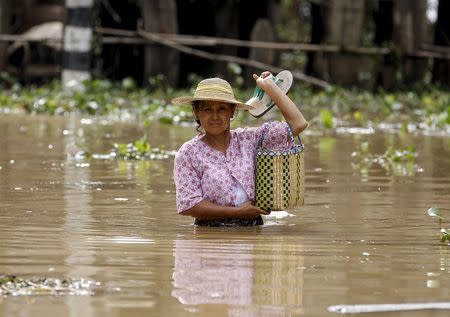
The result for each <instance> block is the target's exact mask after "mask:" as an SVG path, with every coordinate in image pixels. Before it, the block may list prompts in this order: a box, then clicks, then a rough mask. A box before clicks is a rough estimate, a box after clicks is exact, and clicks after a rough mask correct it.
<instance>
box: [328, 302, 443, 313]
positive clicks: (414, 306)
mask: <svg viewBox="0 0 450 317" xmlns="http://www.w3.org/2000/svg"><path fill="white" fill-rule="evenodd" d="M425 309H450V302H437V303H402V304H368V305H364V304H362V305H336V306H330V307H328V311H329V312H332V313H340V314H360V313H375V312H393V311H407V310H425Z"/></svg>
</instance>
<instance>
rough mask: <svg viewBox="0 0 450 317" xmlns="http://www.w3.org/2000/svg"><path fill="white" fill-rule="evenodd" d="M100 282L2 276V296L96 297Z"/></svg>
mask: <svg viewBox="0 0 450 317" xmlns="http://www.w3.org/2000/svg"><path fill="white" fill-rule="evenodd" d="M98 286H100V283H99V282H95V281H92V280H87V279H83V278H82V279H71V278H68V279H63V280H61V279H57V278H48V277H32V278H29V279H25V278H20V277H17V276H15V275H0V296H38V295H53V296H63V295H81V296H88V295H94V290H95V288H97V287H98Z"/></svg>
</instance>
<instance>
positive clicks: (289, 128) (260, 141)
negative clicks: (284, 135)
mask: <svg viewBox="0 0 450 317" xmlns="http://www.w3.org/2000/svg"><path fill="white" fill-rule="evenodd" d="M286 123H287V131H288V134H289V137H290V138H291V149H293V148H294V147H295V138H294V133H293V132H292V128H291V126H290V125H289V123H288V122H286ZM268 128H269V126H268V125H266V126H265V127H264V130H263V132H262V134H261V137H260V138H259V140H258V148H261V147H262V143H263V140H264V136H265V135H266V132H267V129H268ZM297 137H298V143H299V146H300V147H301V150H302V151H303V149H304V146H303V143H302V139H301V137H300V134H299V135H297Z"/></svg>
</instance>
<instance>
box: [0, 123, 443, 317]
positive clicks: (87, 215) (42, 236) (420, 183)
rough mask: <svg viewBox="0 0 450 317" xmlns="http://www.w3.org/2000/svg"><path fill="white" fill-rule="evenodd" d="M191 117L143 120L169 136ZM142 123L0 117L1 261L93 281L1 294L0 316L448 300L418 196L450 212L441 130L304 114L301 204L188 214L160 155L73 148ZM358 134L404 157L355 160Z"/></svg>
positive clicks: (96, 144) (434, 228) (8, 269)
mask: <svg viewBox="0 0 450 317" xmlns="http://www.w3.org/2000/svg"><path fill="white" fill-rule="evenodd" d="M194 132H195V128H194V127H173V126H165V125H158V124H152V125H151V126H150V129H149V133H150V136H151V143H152V144H153V145H155V146H157V145H160V144H164V145H165V148H166V149H168V150H175V149H177V148H178V147H179V146H180V145H181V144H182V143H183V142H184V141H186V140H188V139H189V138H190V137H191V136H193V135H194ZM141 135H142V131H141V127H140V126H137V125H136V124H135V123H122V124H111V123H108V122H104V121H102V120H94V121H92V120H83V121H81V120H80V118H77V117H69V118H63V117H52V118H49V117H44V116H42V117H40V116H16V115H2V116H0V274H15V275H18V276H20V277H24V278H27V277H33V276H48V277H52V278H74V279H78V278H85V279H89V280H93V281H96V282H99V283H100V286H99V287H97V288H96V289H95V294H94V295H91V296H71V295H68V296H15V297H14V296H6V297H3V298H0V316H8V317H9V316H22V317H23V316H33V317H37V316H85V317H89V316H108V317H113V316H298V315H307V316H327V315H330V316H331V315H334V314H333V313H329V312H327V308H328V306H330V305H338V304H362V303H364V304H373V303H410V302H411V303H415V302H434V301H448V300H449V290H448V285H450V275H449V273H450V254H449V252H450V251H449V246H448V245H445V244H441V243H440V242H439V229H440V227H439V224H438V223H437V222H436V221H434V220H433V219H431V218H430V217H429V216H428V215H427V214H426V211H427V209H428V208H430V207H432V206H437V207H440V208H442V209H443V211H444V212H446V213H447V214H448V213H449V212H450V209H449V206H450V161H449V158H450V138H448V137H432V136H420V135H414V134H409V135H407V134H393V133H375V134H369V135H364V134H352V133H328V134H324V133H319V132H318V131H314V130H312V129H311V131H310V132H309V133H308V134H305V135H304V136H303V140H304V143H305V146H306V152H305V165H306V192H305V206H303V207H301V208H298V209H297V210H291V211H289V213H290V214H291V215H292V216H288V217H281V218H271V219H266V224H265V225H264V226H261V227H254V228H196V227H193V226H192V219H190V218H188V217H183V216H178V215H177V213H176V211H175V192H174V190H175V188H174V184H173V181H172V165H173V158H170V159H168V160H159V161H147V162H123V161H122V162H121V161H103V160H77V159H76V155H75V154H76V153H78V152H79V151H80V150H85V151H90V152H93V153H104V152H107V151H108V150H109V149H110V148H111V147H112V143H114V142H131V141H133V140H135V139H137V138H139V137H140V136H141ZM364 141H368V142H369V147H370V151H371V152H372V153H378V154H380V153H383V152H384V151H385V150H386V148H387V147H388V146H389V145H393V146H396V147H405V146H407V145H410V144H414V145H415V147H416V149H417V152H418V157H417V159H416V161H415V164H416V165H417V166H416V167H415V168H413V169H412V170H408V171H405V174H406V175H409V176H403V175H402V173H401V172H400V173H399V172H397V173H393V172H388V171H386V170H385V169H383V168H382V167H381V166H379V165H373V166H371V167H370V168H369V169H368V170H360V169H354V168H352V165H351V162H352V158H351V153H352V152H353V151H356V150H357V149H358V148H359V145H360V144H361V143H362V142H364ZM394 174H395V175H394ZM449 218H450V217H449ZM447 227H450V224H447ZM448 314H449V312H448V311H433V312H430V311H427V312H425V311H421V312H420V311H419V312H404V313H384V314H377V316H379V315H383V316H391V315H392V316H394V315H395V316H448Z"/></svg>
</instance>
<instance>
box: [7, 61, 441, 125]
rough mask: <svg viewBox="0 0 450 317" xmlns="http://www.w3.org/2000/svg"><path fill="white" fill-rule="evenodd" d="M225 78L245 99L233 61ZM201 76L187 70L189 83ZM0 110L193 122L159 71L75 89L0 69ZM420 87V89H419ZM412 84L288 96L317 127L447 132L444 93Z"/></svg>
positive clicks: (297, 86) (303, 90)
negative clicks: (29, 81)
mask: <svg viewBox="0 0 450 317" xmlns="http://www.w3.org/2000/svg"><path fill="white" fill-rule="evenodd" d="M227 69H228V71H229V72H230V77H233V76H235V77H236V78H239V80H237V79H236V80H234V85H233V87H234V92H235V95H236V98H237V99H239V100H247V99H248V98H249V97H250V96H251V95H252V94H253V88H254V85H251V87H247V88H245V87H244V86H241V85H240V82H241V76H242V73H241V72H242V70H241V69H240V68H239V67H238V65H235V64H232V63H231V64H230V65H229V67H228V68H227ZM201 79H203V78H201V77H200V76H198V75H195V74H192V75H191V76H190V79H189V81H190V84H189V86H195V85H196V84H197V83H198V82H199V81H200V80H201ZM0 86H1V88H2V89H0V111H5V112H8V111H11V110H12V109H13V110H14V111H15V112H20V111H22V112H26V113H32V114H35V113H39V114H49V115H67V114H69V113H80V114H82V115H90V116H105V117H107V118H108V119H111V120H125V119H126V120H130V119H136V120H140V121H142V120H144V119H147V118H148V119H150V120H154V121H159V122H161V123H164V124H170V125H178V124H188V123H194V120H193V116H192V112H191V109H190V108H189V107H186V106H175V105H172V104H171V102H170V100H172V99H173V97H176V96H180V95H191V94H192V93H193V91H192V90H191V89H176V90H175V89H174V88H173V87H170V86H169V84H168V81H167V79H166V77H165V76H163V75H156V76H153V77H151V78H149V80H148V81H146V82H145V86H140V85H138V83H136V82H135V80H133V79H132V78H124V79H123V80H121V81H116V82H113V81H110V80H105V79H98V78H94V79H91V80H87V81H84V82H82V83H76V86H77V87H79V88H80V90H75V91H72V92H67V91H65V90H64V87H62V84H61V82H60V81H59V80H53V81H51V82H48V83H46V84H42V85H26V86H22V85H20V83H19V81H17V80H16V79H14V78H13V77H11V76H10V75H8V74H6V73H0ZM419 88H420V89H419ZM419 88H417V89H416V88H414V89H415V90H408V91H401V90H399V91H392V92H386V91H383V90H379V91H377V92H376V93H372V92H370V91H365V90H358V89H345V88H342V87H338V86H330V87H329V88H327V89H322V90H317V89H313V88H312V87H310V86H308V85H304V84H302V83H301V82H299V81H295V82H294V85H293V86H292V88H291V89H290V91H289V96H290V97H291V98H292V100H293V101H294V103H295V104H297V105H299V107H301V109H302V112H303V113H304V115H305V117H307V118H308V119H309V121H310V122H311V123H314V122H317V123H319V126H320V128H323V129H332V128H335V127H336V126H339V125H342V124H345V125H348V123H351V124H354V125H357V126H363V127H366V126H372V127H375V128H376V126H377V124H384V128H385V127H386V125H387V127H389V128H392V129H397V130H401V131H405V132H406V131H410V130H411V129H413V130H415V131H421V130H423V131H436V132H441V133H448V131H450V92H449V91H448V90H445V89H441V88H439V87H434V86H432V85H428V86H427V87H419ZM238 119H239V121H242V123H243V124H247V123H251V121H252V120H254V118H253V117H252V116H241V115H240V116H239V118H238Z"/></svg>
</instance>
